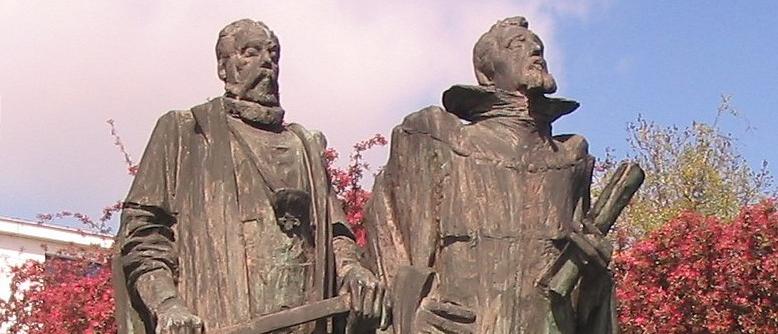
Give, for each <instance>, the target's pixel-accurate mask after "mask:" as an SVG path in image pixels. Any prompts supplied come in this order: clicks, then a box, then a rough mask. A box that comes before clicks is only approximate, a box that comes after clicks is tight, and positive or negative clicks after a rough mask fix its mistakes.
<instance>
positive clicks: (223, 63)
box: [216, 58, 227, 81]
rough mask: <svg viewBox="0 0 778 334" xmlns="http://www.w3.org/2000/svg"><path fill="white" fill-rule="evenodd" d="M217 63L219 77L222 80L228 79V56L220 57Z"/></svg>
mask: <svg viewBox="0 0 778 334" xmlns="http://www.w3.org/2000/svg"><path fill="white" fill-rule="evenodd" d="M217 63H218V65H217V68H216V71H217V73H218V74H219V79H220V80H221V81H227V59H226V58H222V59H219V61H218V62H217Z"/></svg>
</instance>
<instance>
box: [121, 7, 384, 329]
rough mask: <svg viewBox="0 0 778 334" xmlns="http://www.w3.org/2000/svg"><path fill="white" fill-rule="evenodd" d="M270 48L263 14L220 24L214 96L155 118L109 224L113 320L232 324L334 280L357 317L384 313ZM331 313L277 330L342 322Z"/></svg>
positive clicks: (323, 295)
mask: <svg viewBox="0 0 778 334" xmlns="http://www.w3.org/2000/svg"><path fill="white" fill-rule="evenodd" d="M279 53H280V46H279V43H278V39H277V38H276V36H275V34H274V33H273V32H272V31H271V30H270V29H269V28H268V27H267V26H266V25H265V24H263V23H262V22H256V21H252V20H247V19H245V20H240V21H236V22H234V23H231V24H229V25H227V26H226V27H225V28H224V29H223V30H222V31H221V32H220V33H219V38H218V42H217V44H216V55H217V59H218V75H219V78H220V79H221V80H222V81H224V85H225V93H224V96H223V97H219V98H216V99H213V100H210V101H208V102H206V103H204V104H202V105H199V106H196V107H193V108H192V109H190V110H182V111H172V112H169V113H167V114H165V115H164V116H162V117H161V118H160V119H159V121H158V123H157V125H156V127H155V129H154V132H153V133H152V135H151V139H150V141H149V144H148V146H147V148H146V151H145V153H144V155H143V158H142V160H141V163H140V167H139V170H138V174H137V176H136V177H135V180H134V182H133V185H132V188H131V189H130V192H129V195H128V196H127V199H126V201H125V203H124V209H123V212H122V218H121V227H120V230H119V234H118V236H117V246H118V247H119V249H120V251H121V253H120V254H119V255H118V256H117V257H116V258H115V260H116V261H115V268H116V270H114V272H115V273H116V275H115V282H116V283H115V286H116V289H117V301H118V303H117V304H118V310H117V319H118V321H119V328H120V332H121V333H208V334H211V333H240V332H241V331H242V330H244V331H245V328H247V327H246V326H247V324H250V323H251V321H252V320H254V319H256V318H258V317H260V316H263V315H267V314H270V313H274V312H278V311H281V310H286V309H289V308H294V307H297V306H300V305H303V304H306V303H309V302H313V301H322V300H325V299H328V298H331V297H334V296H335V295H336V294H337V293H338V291H341V292H348V293H347V294H346V295H350V303H349V306H350V307H351V310H352V313H351V315H352V316H353V318H354V319H356V320H363V322H362V323H363V324H364V323H374V321H376V320H377V319H378V318H379V317H380V316H381V315H382V313H384V306H385V303H384V302H383V297H384V294H385V290H384V288H383V285H382V284H381V283H380V282H379V281H378V280H377V278H376V277H375V276H374V275H373V274H372V273H371V272H370V271H369V270H367V269H365V267H363V266H362V265H361V264H359V261H358V260H357V255H356V252H357V246H356V244H355V243H354V240H353V235H352V234H351V231H350V229H349V227H348V225H347V224H346V223H345V219H344V215H343V213H342V212H341V207H340V204H339V202H338V201H337V199H336V198H335V197H334V193H333V192H332V189H331V187H330V183H329V180H328V176H327V174H326V170H325V167H324V164H323V155H322V154H323V150H324V148H325V146H326V143H325V142H324V138H323V136H321V134H319V133H317V132H312V131H308V130H306V129H305V128H303V127H302V126H301V125H298V124H285V123H284V122H283V117H284V110H283V108H282V107H281V105H280V103H279V94H278V80H277V79H278V73H279V72H278V60H279ZM328 321H329V320H327V319H326V318H325V319H320V320H318V321H315V322H311V323H307V324H303V325H299V326H296V327H293V328H290V329H286V330H282V331H279V332H283V333H324V332H326V331H327V330H328V328H331V329H334V330H335V331H336V332H338V331H341V330H342V329H343V328H344V326H343V325H342V323H341V322H340V321H333V322H330V323H328ZM371 321H373V322H371ZM384 322H386V318H385V317H384ZM352 323H353V322H352ZM349 328H352V329H353V328H354V327H349Z"/></svg>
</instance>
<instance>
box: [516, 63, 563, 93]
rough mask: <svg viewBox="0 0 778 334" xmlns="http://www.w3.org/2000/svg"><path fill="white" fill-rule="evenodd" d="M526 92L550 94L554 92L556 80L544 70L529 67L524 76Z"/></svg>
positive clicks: (533, 66) (534, 66)
mask: <svg viewBox="0 0 778 334" xmlns="http://www.w3.org/2000/svg"><path fill="white" fill-rule="evenodd" d="M524 80H525V84H526V89H527V92H531V93H540V94H552V93H554V92H556V88H557V87H556V80H554V76H552V75H551V73H548V71H547V70H546V69H545V68H538V67H537V66H536V65H530V66H528V68H527V69H526V72H525V76H524Z"/></svg>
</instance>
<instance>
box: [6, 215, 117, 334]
mask: <svg viewBox="0 0 778 334" xmlns="http://www.w3.org/2000/svg"><path fill="white" fill-rule="evenodd" d="M112 243H113V237H112V236H110V235H105V234H99V233H94V232H87V231H82V230H78V229H74V228H68V227H62V226H55V225H50V224H40V223H37V222H32V221H26V220H22V219H16V218H6V217H0V298H2V299H4V300H6V299H7V298H8V297H9V294H10V283H11V281H10V279H11V277H10V272H9V268H10V267H12V266H15V265H19V264H22V263H24V262H25V261H27V260H36V261H45V260H46V255H47V254H48V255H53V254H56V253H57V251H59V250H61V249H63V248H66V247H68V246H88V245H100V246H102V247H106V248H107V247H111V244H112ZM2 332H3V330H2V328H0V333H2Z"/></svg>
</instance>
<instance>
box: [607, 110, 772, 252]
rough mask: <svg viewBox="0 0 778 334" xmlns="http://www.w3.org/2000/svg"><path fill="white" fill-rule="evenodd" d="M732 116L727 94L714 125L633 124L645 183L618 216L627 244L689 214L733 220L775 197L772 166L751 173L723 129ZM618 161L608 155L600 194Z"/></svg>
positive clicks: (634, 153) (634, 150)
mask: <svg viewBox="0 0 778 334" xmlns="http://www.w3.org/2000/svg"><path fill="white" fill-rule="evenodd" d="M727 114H731V115H735V116H737V115H738V114H737V111H736V110H735V109H734V108H733V106H732V104H731V98H730V97H727V96H724V97H722V101H721V104H720V106H719V108H718V110H717V113H716V117H715V119H714V121H713V122H712V123H706V122H694V123H692V125H691V126H689V127H686V128H678V127H676V126H661V125H659V124H657V123H655V122H652V121H649V120H646V119H645V118H643V117H638V119H637V120H636V121H635V122H632V123H630V124H629V125H628V127H627V132H628V138H627V141H628V143H629V146H630V148H631V152H630V153H629V154H627V158H628V159H630V160H633V161H635V162H637V163H639V164H640V166H641V167H642V168H643V169H644V170H645V172H646V179H645V182H644V183H643V186H642V187H641V188H640V190H639V191H638V193H637V194H636V195H635V197H634V198H633V200H632V202H631V204H630V206H629V207H628V208H627V209H626V210H625V212H624V213H623V214H622V215H621V217H620V218H619V223H618V224H617V230H616V232H617V233H616V234H617V235H620V236H621V237H623V238H626V239H628V240H622V241H625V242H630V241H634V240H636V239H637V238H640V237H641V236H643V235H644V234H645V233H647V232H650V231H652V230H654V229H656V228H658V227H660V226H661V225H662V224H664V223H665V222H667V221H669V220H670V219H671V218H673V217H676V216H677V215H678V214H680V213H681V212H684V211H686V210H692V211H695V212H699V213H701V214H703V215H711V216H716V217H720V218H722V219H724V220H729V219H731V218H733V217H735V216H736V215H737V213H738V211H739V210H740V208H741V207H743V206H745V205H750V204H755V203H757V202H759V201H760V200H763V199H764V198H768V197H770V196H773V195H775V190H774V188H773V178H772V175H771V174H770V173H769V171H768V169H767V162H766V161H763V162H762V166H761V168H760V169H759V170H754V169H752V168H751V167H750V166H749V164H748V162H747V161H746V160H745V158H743V157H742V156H741V155H740V154H739V153H738V151H737V141H736V140H735V138H733V137H732V136H731V135H730V134H727V133H725V132H723V131H722V130H721V128H720V127H719V121H720V120H721V118H722V116H725V115H727ZM613 162H614V159H613V156H612V152H610V151H609V152H608V154H607V157H606V159H605V160H604V161H603V162H602V163H600V164H599V165H598V168H597V171H598V174H599V175H600V177H598V179H597V180H598V181H597V182H596V183H595V187H594V188H595V192H594V193H595V195H596V194H597V188H598V186H600V185H601V184H603V183H604V182H603V180H607V176H608V175H609V174H610V173H612V172H613V171H614V170H615V167H616V164H615V163H613Z"/></svg>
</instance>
